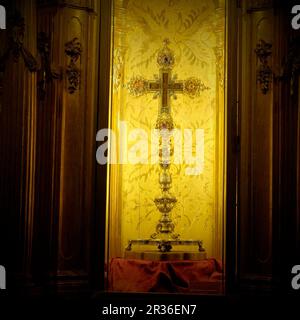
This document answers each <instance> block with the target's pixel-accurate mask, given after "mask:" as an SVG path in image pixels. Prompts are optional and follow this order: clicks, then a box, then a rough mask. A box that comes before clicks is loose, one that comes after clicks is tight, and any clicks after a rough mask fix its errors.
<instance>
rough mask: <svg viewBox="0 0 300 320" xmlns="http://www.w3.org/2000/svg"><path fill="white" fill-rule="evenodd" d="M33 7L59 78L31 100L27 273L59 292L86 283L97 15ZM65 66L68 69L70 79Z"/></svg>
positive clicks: (68, 6)
mask: <svg viewBox="0 0 300 320" xmlns="http://www.w3.org/2000/svg"><path fill="white" fill-rule="evenodd" d="M39 4H40V5H39V7H38V32H39V33H40V32H44V33H45V34H46V35H47V37H48V38H49V40H50V62H51V69H52V70H53V72H56V73H57V74H58V75H59V76H58V79H53V80H52V81H51V82H49V83H47V84H46V96H45V99H44V100H39V107H40V110H39V111H38V117H39V118H38V120H39V128H40V130H41V134H40V135H39V136H38V147H37V148H38V150H39V152H38V161H37V163H38V166H39V169H40V172H41V174H39V175H37V185H39V186H40V187H41V189H40V190H41V194H40V201H39V202H38V205H37V208H36V218H35V230H36V245H35V254H34V261H35V274H36V275H37V279H39V280H41V281H44V282H45V281H46V282H49V281H51V280H55V281H57V283H58V287H59V288H61V290H65V288H67V287H68V286H73V285H76V286H86V285H87V284H88V280H89V271H90V255H89V250H90V238H91V235H90V232H89V230H90V229H91V225H90V224H91V216H92V215H93V214H94V179H95V174H94V170H95V136H96V114H97V105H96V103H97V91H96V90H95V85H96V83H97V78H96V77H97V64H98V61H97V50H98V39H97V24H98V16H97V13H96V11H95V10H97V5H95V4H94V1H58V2H57V1H43V2H40V3H39ZM68 43H69V45H68V46H67V44H68ZM79 46H80V48H81V52H78V56H76V49H78V48H79ZM67 49H68V50H67ZM66 50H67V51H66ZM75 56H76V58H74V57H75ZM72 59H73V63H74V64H72V63H71V62H72ZM68 68H71V70H72V71H74V72H75V73H73V75H74V74H75V77H74V78H72V79H71V80H74V81H73V82H72V83H71V82H70V79H69V74H68V70H69V69H68ZM77 72H79V74H80V76H78V77H77V78H76V73H77ZM77 80H78V81H79V82H78V83H76V81H77ZM70 87H72V88H73V89H70ZM39 270H40V271H39Z"/></svg>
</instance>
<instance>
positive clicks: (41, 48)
mask: <svg viewBox="0 0 300 320" xmlns="http://www.w3.org/2000/svg"><path fill="white" fill-rule="evenodd" d="M37 48H38V52H39V54H40V57H41V68H40V69H39V72H38V76H39V79H38V95H39V99H40V100H44V99H45V95H46V86H47V83H50V82H52V80H54V79H59V78H60V73H59V72H57V71H54V70H52V68H51V62H50V40H49V37H48V36H47V35H46V33H44V32H40V33H39V34H38V40H37Z"/></svg>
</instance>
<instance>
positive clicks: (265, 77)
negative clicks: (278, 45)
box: [255, 40, 273, 94]
mask: <svg viewBox="0 0 300 320" xmlns="http://www.w3.org/2000/svg"><path fill="white" fill-rule="evenodd" d="M255 53H256V56H257V58H258V62H259V65H258V68H257V74H256V81H257V83H259V85H260V89H261V92H262V93H263V94H267V92H268V91H269V89H270V84H271V82H272V78H273V72H272V69H271V68H270V66H269V65H268V58H269V56H271V54H272V44H270V43H267V42H265V41H264V40H259V42H258V44H257V46H256V49H255Z"/></svg>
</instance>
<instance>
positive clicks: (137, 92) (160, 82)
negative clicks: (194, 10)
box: [127, 39, 209, 113]
mask: <svg viewBox="0 0 300 320" xmlns="http://www.w3.org/2000/svg"><path fill="white" fill-rule="evenodd" d="M169 43H170V41H169V40H168V39H165V40H164V46H163V48H162V49H161V50H160V51H159V52H158V55H157V64H158V66H159V76H156V79H155V80H146V79H145V78H144V77H142V76H135V77H133V78H131V79H130V81H129V82H128V84H127V89H128V90H129V92H130V93H131V94H132V95H133V96H136V97H140V96H142V95H144V94H147V93H149V92H154V97H155V98H157V97H158V96H160V97H161V104H160V110H159V113H164V112H165V113H170V111H171V110H170V97H171V96H173V97H174V98H175V99H176V93H177V92H178V93H184V94H187V95H188V96H190V97H191V98H193V97H195V96H198V95H200V92H201V91H204V90H208V89H209V88H208V87H207V86H205V85H204V83H203V82H202V81H201V80H200V79H198V78H195V77H190V78H188V79H186V80H184V81H180V80H178V81H177V76H176V75H175V76H173V77H172V69H173V67H174V63H175V57H174V53H173V51H172V50H171V49H170V48H169V46H168V45H169Z"/></svg>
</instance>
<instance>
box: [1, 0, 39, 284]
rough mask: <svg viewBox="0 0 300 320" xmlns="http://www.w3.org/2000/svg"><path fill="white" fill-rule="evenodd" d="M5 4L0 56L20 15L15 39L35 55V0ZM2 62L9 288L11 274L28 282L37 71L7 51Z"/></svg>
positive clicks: (5, 248)
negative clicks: (5, 17)
mask: <svg viewBox="0 0 300 320" xmlns="http://www.w3.org/2000/svg"><path fill="white" fill-rule="evenodd" d="M6 8H7V14H8V15H9V16H13V17H14V19H13V20H12V21H10V22H9V23H8V25H7V31H5V36H4V38H5V39H4V41H3V42H2V45H1V47H2V49H3V50H4V51H1V52H0V57H2V55H3V53H4V52H5V50H6V49H7V48H8V47H9V40H8V39H9V36H10V34H11V31H12V27H13V26H14V27H16V22H20V20H19V18H24V24H25V29H24V37H23V36H21V37H20V35H22V31H21V32H20V33H19V34H18V36H19V37H20V38H19V40H21V41H22V43H23V47H24V48H26V50H28V51H27V52H30V54H32V56H36V41H35V39H34V38H32V36H31V35H33V34H36V14H35V13H36V11H35V10H36V5H35V1H34V0H29V1H26V3H25V2H24V1H13V2H10V3H9V5H8V6H7V7H6ZM17 17H18V18H17ZM19 26H20V25H19ZM19 30H20V29H19ZM1 32H2V31H1ZM33 61H34V60H33ZM2 62H3V61H2ZM3 66H4V73H3V74H1V75H0V76H3V79H2V80H3V82H2V84H3V87H2V89H1V92H0V100H1V110H0V130H1V132H0V146H1V157H0V176H1V179H0V197H1V198H0V206H1V208H0V212H1V213H2V214H3V215H4V217H3V218H4V221H5V223H4V227H3V225H2V227H3V230H2V231H1V256H2V258H3V256H4V257H5V258H4V259H5V261H3V265H4V266H5V267H6V268H7V273H8V277H9V278H8V286H9V285H10V284H11V282H12V281H13V278H12V277H11V276H12V275H14V279H16V277H17V278H18V279H19V281H20V283H23V284H24V282H23V281H25V283H26V282H27V281H28V282H30V269H31V250H32V234H33V228H32V227H33V215H34V200H35V198H34V189H35V184H34V176H35V140H36V85H35V83H36V74H35V72H33V69H34V68H33V69H32V70H31V71H30V70H28V68H27V67H26V66H25V62H24V59H23V57H22V55H21V54H20V55H19V56H16V55H15V56H14V55H13V54H12V53H11V54H10V55H9V58H8V59H5V61H4V63H3ZM6 223H7V224H6ZM2 237H3V238H2ZM2 246H3V247H2ZM20 283H19V284H20Z"/></svg>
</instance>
